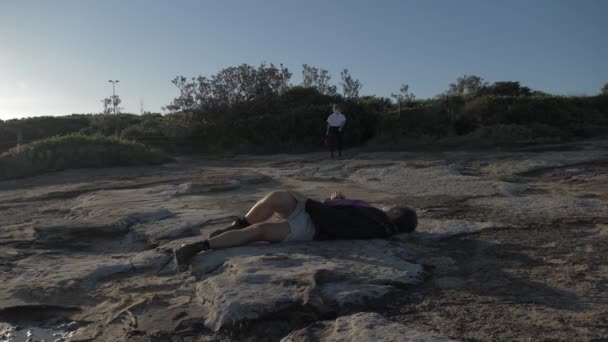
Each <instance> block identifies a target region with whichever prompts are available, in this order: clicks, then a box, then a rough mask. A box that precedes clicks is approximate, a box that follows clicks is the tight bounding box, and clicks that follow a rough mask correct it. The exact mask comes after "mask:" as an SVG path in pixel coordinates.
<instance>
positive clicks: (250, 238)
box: [209, 222, 289, 249]
mask: <svg viewBox="0 0 608 342" xmlns="http://www.w3.org/2000/svg"><path fill="white" fill-rule="evenodd" d="M287 235H289V223H287V222H263V223H256V224H253V225H251V226H249V227H247V228H243V229H239V230H231V231H228V232H225V233H223V234H220V235H218V236H216V237H213V238H211V239H209V247H210V248H211V249H221V248H228V247H236V246H244V245H249V244H252V243H254V242H260V241H267V242H280V241H283V240H285V238H287Z"/></svg>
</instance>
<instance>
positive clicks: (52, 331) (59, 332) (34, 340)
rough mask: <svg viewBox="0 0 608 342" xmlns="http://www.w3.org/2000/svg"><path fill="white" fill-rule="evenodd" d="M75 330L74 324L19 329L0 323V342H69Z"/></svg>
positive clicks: (76, 326)
mask: <svg viewBox="0 0 608 342" xmlns="http://www.w3.org/2000/svg"><path fill="white" fill-rule="evenodd" d="M77 328H78V324H77V323H76V322H72V323H68V324H61V325H59V326H57V327H54V328H41V327H32V326H26V327H21V326H14V325H12V324H9V323H4V322H0V342H13V341H15V342H25V341H28V342H39V341H40V342H41V341H45V342H64V341H69V339H70V337H72V335H73V334H74V332H75V331H76V329H77Z"/></svg>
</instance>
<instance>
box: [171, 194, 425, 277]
mask: <svg viewBox="0 0 608 342" xmlns="http://www.w3.org/2000/svg"><path fill="white" fill-rule="evenodd" d="M271 218H272V219H271ZM417 224H418V218H417V215H416V212H415V211H414V210H413V209H411V208H409V207H394V208H391V209H389V210H386V211H383V210H380V209H378V208H375V207H372V206H371V205H369V204H368V203H366V202H364V201H360V200H353V199H346V198H345V197H344V195H342V194H341V193H339V192H334V193H333V194H332V195H331V196H330V197H329V198H327V199H326V200H325V201H323V202H322V203H321V202H317V201H314V200H311V199H309V198H306V197H304V196H303V195H301V194H299V193H297V192H295V191H273V192H271V193H269V194H268V195H266V196H265V197H264V198H262V199H261V200H260V201H258V202H257V203H256V204H255V205H254V206H253V207H252V208H251V209H250V210H249V212H248V213H247V214H246V215H245V216H244V217H241V218H238V219H237V220H236V221H234V222H233V223H232V225H230V226H229V227H228V228H225V229H221V230H218V231H215V232H213V233H212V234H211V235H210V236H209V239H208V240H203V241H200V242H195V243H191V244H184V245H182V246H181V247H180V248H177V249H175V251H174V255H175V261H176V263H177V265H178V266H184V265H186V264H187V263H188V262H189V260H190V259H191V258H192V257H193V256H194V255H196V253H198V252H201V251H207V250H210V249H221V248H228V247H236V246H243V245H248V244H252V243H255V242H260V241H266V242H281V241H311V240H335V239H375V238H386V237H389V236H391V235H394V234H398V233H409V232H412V231H413V230H414V229H415V228H416V225H417Z"/></svg>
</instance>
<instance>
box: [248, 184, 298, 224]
mask: <svg viewBox="0 0 608 342" xmlns="http://www.w3.org/2000/svg"><path fill="white" fill-rule="evenodd" d="M297 204H298V201H297V200H296V199H295V198H294V197H293V195H292V194H290V193H289V191H273V192H271V193H269V194H268V195H266V196H264V198H262V199H261V200H260V201H258V202H257V203H256V204H255V205H254V206H253V207H252V208H251V209H250V210H249V212H248V213H247V214H246V215H245V219H247V222H249V223H250V224H254V223H260V222H264V221H266V220H268V219H269V218H270V217H271V216H272V215H274V214H275V213H276V214H278V216H279V217H281V218H287V217H289V215H290V214H291V213H292V212H293V211H294V210H295V208H296V206H297Z"/></svg>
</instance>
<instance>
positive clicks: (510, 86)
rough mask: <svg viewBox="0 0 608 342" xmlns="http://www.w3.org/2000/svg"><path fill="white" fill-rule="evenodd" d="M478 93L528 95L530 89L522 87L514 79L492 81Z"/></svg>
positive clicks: (530, 93)
mask: <svg viewBox="0 0 608 342" xmlns="http://www.w3.org/2000/svg"><path fill="white" fill-rule="evenodd" d="M479 94H480V95H492V96H530V95H532V89H530V88H528V87H522V86H521V85H520V84H519V82H516V81H501V82H494V83H493V84H492V85H485V86H484V87H483V88H482V89H481V90H480V91H479Z"/></svg>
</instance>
